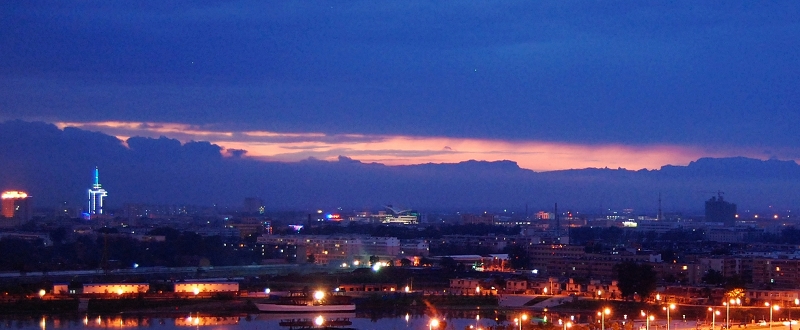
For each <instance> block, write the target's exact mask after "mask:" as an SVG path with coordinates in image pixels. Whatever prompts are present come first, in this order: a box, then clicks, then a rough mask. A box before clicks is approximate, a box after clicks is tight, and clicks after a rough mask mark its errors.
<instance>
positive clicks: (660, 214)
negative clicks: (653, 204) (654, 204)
mask: <svg viewBox="0 0 800 330" xmlns="http://www.w3.org/2000/svg"><path fill="white" fill-rule="evenodd" d="M663 218H664V214H663V213H661V193H660V192H659V193H658V216H657V219H656V220H661V219H663Z"/></svg>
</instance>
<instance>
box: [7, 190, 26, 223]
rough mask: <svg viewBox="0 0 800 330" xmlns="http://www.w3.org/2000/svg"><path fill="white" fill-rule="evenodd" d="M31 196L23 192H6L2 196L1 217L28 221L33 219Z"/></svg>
mask: <svg viewBox="0 0 800 330" xmlns="http://www.w3.org/2000/svg"><path fill="white" fill-rule="evenodd" d="M29 197H30V196H28V194H27V193H25V192H22V191H4V192H3V194H2V195H0V199H2V206H1V207H0V215H1V216H3V217H6V218H9V219H18V220H23V221H27V220H30V219H31V204H30V198H29Z"/></svg>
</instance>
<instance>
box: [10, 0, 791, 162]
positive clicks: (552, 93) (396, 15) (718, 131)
mask: <svg viewBox="0 0 800 330" xmlns="http://www.w3.org/2000/svg"><path fill="white" fill-rule="evenodd" d="M0 6H2V8H1V9H2V13H0V15H2V17H0V18H1V19H0V29H2V30H3V31H7V32H8V33H2V34H0V49H2V51H0V63H3V65H2V66H0V117H2V118H5V119H14V118H25V119H30V118H38V119H43V120H47V121H91V120H121V121H155V122H184V123H192V124H226V125H232V126H236V127H239V128H240V129H239V130H245V129H251V130H271V131H281V132H286V131H293V132H326V133H332V132H339V133H341V132H344V133H361V134H377V133H380V134H404V135H428V136H441V135H445V136H454V137H481V138H497V139H515V140H533V139H535V140H549V141H566V142H571V143H584V144H593V143H622V144H649V143H663V144H679V145H702V146H703V147H705V148H720V149H725V150H731V149H735V148H737V147H740V146H748V147H758V148H766V149H775V150H786V149H787V148H788V149H790V151H791V150H794V149H796V148H797V145H796V132H795V131H794V130H795V128H796V127H798V125H800V114H799V113H798V111H797V110H796V109H797V108H798V106H800V94H798V93H797V92H796V91H795V89H796V86H798V85H800V74H799V73H800V72H798V71H800V70H798V68H799V66H800V64H799V63H800V61H797V59H798V58H800V57H799V56H798V55H800V49H799V48H800V44H799V43H797V42H796V40H798V39H800V26H799V25H798V21H797V19H796V17H798V16H800V13H799V12H798V6H800V5H798V4H796V3H792V2H785V3H763V2H720V3H705V2H696V1H685V2H669V3H662V4H658V3H645V2H632V1H631V2H615V1H603V2H588V1H553V2H531V1H518V2H514V1H512V2H502V3H498V2H439V3H431V2H429V1H417V2H415V1H402V2H400V1H398V2H386V1H381V2H370V1H364V2H262V1H233V2H229V1H219V2H216V1H206V2H197V3H194V4H193V5H185V4H173V3H171V2H164V3H162V2H150V3H144V4H141V3H130V4H127V3H120V2H91V3H80V4H72V3H61V2H52V3H50V2H7V3H4V4H2V5H0ZM790 153H791V154H794V155H796V154H797V153H796V152H790ZM776 156H778V157H782V158H785V157H789V156H788V155H787V154H786V152H784V153H780V154H776Z"/></svg>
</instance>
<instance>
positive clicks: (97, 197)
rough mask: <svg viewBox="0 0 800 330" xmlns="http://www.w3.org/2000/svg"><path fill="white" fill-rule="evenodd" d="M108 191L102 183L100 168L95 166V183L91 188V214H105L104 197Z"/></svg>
mask: <svg viewBox="0 0 800 330" xmlns="http://www.w3.org/2000/svg"><path fill="white" fill-rule="evenodd" d="M106 196H108V192H106V190H105V189H103V187H102V186H101V185H100V170H98V169H97V167H96V166H95V168H94V184H93V185H92V188H91V189H89V216H94V215H99V214H103V198H104V197H106Z"/></svg>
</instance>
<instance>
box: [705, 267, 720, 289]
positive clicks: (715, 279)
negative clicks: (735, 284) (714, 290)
mask: <svg viewBox="0 0 800 330" xmlns="http://www.w3.org/2000/svg"><path fill="white" fill-rule="evenodd" d="M701 280H702V281H703V283H706V284H711V285H720V284H723V283H725V276H722V273H721V272H718V271H716V270H713V269H709V270H708V272H706V274H705V275H703V278H702V279H701Z"/></svg>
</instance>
